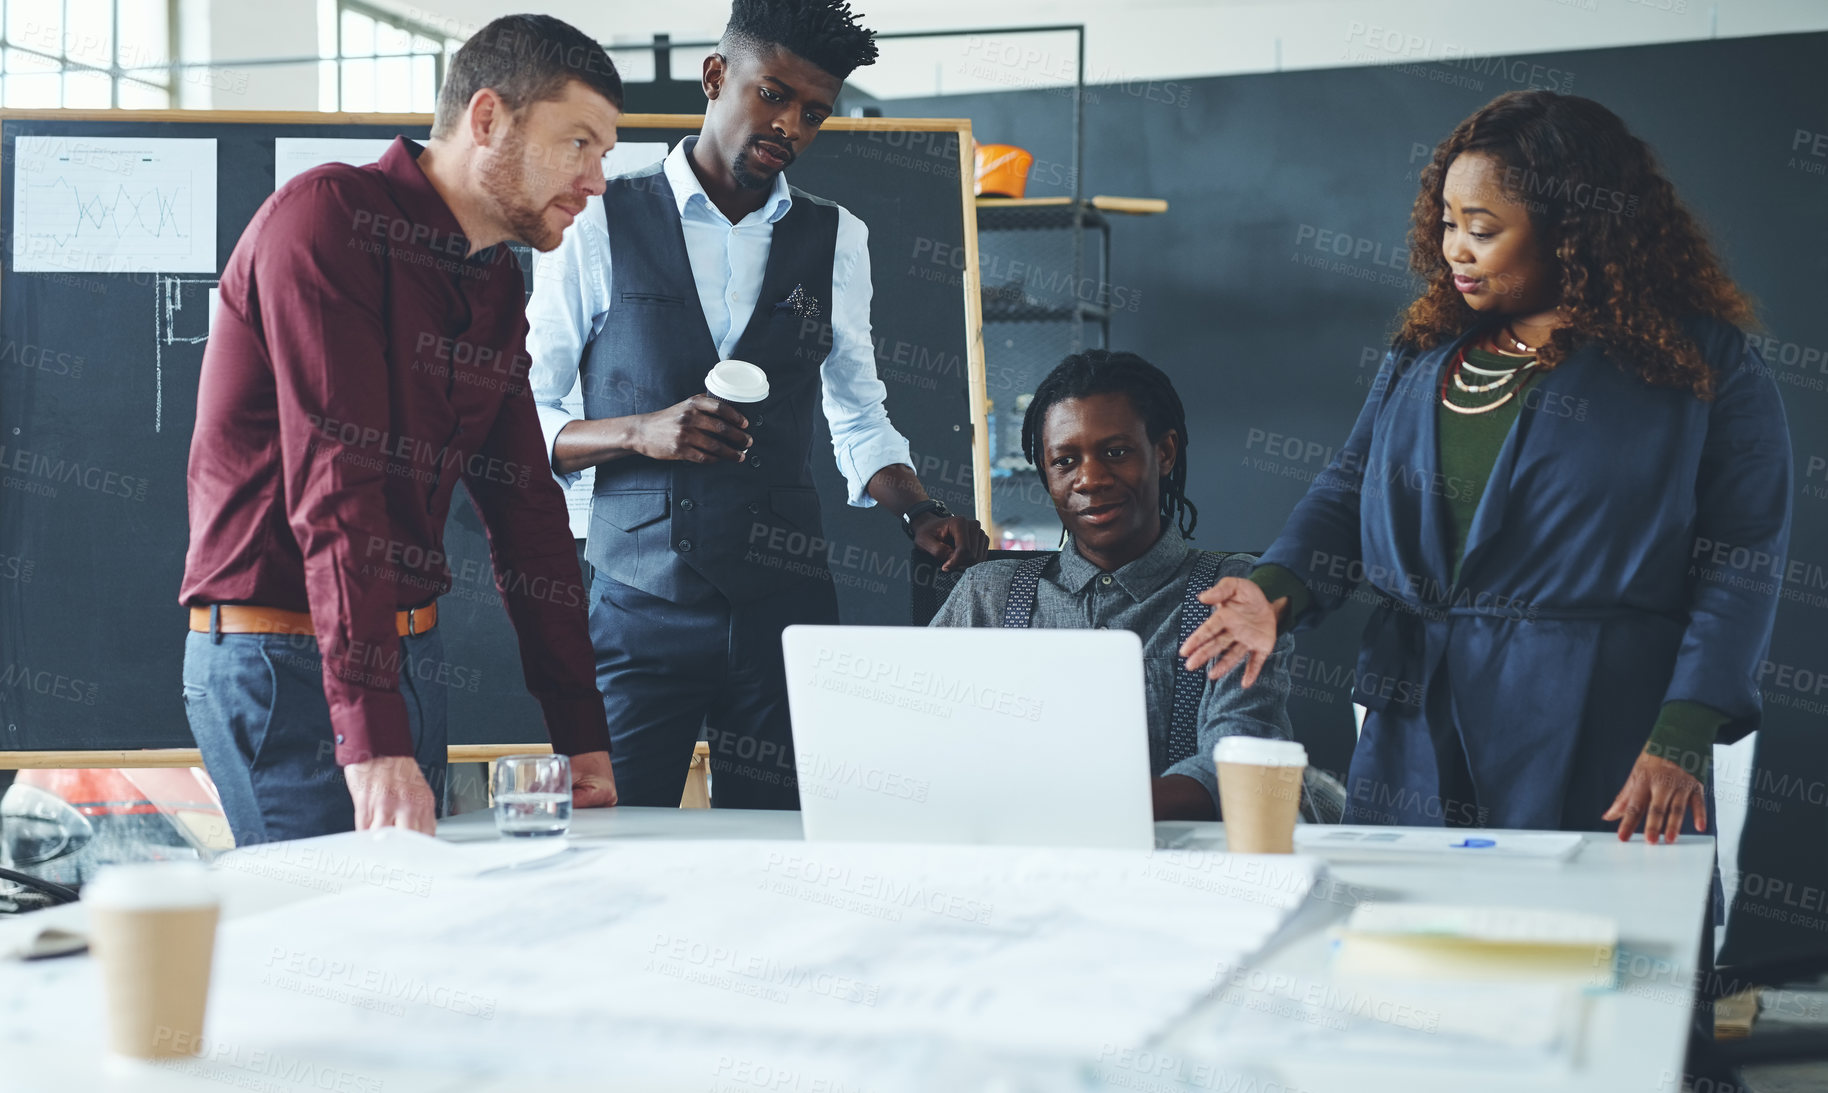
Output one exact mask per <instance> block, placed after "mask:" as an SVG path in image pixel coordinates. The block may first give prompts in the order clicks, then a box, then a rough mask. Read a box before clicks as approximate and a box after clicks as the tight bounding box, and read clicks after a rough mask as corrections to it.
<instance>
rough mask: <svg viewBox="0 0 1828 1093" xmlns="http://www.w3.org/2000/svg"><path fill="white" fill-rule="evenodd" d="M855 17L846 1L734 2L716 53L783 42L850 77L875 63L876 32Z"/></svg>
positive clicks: (840, 76)
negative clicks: (858, 70) (865, 66)
mask: <svg viewBox="0 0 1828 1093" xmlns="http://www.w3.org/2000/svg"><path fill="white" fill-rule="evenodd" d="M857 20H858V16H857V15H856V14H855V13H853V12H852V11H851V6H850V4H849V3H848V0H736V2H735V3H734V4H732V5H731V6H730V22H729V25H727V26H725V27H724V33H723V40H722V41H721V42H720V44H719V45H718V52H720V53H723V54H725V55H726V56H728V55H731V54H734V53H736V52H738V51H740V50H742V49H743V48H745V47H747V48H751V49H753V48H755V47H757V46H761V45H773V46H780V47H781V48H782V49H785V50H786V51H787V52H789V53H792V54H796V55H798V56H800V57H804V58H805V59H806V60H808V61H811V62H812V63H813V64H815V65H818V66H819V67H820V68H822V69H824V70H825V71H826V72H828V73H830V74H831V75H833V76H835V77H837V78H838V79H840V80H846V79H849V78H850V74H851V73H852V72H854V71H856V70H857V69H859V68H862V67H863V66H864V65H871V64H875V63H876V32H875V31H873V30H871V29H869V28H868V27H866V26H864V25H863V24H862V23H860V22H858V21H857Z"/></svg>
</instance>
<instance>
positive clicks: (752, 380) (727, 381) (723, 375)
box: [705, 360, 768, 402]
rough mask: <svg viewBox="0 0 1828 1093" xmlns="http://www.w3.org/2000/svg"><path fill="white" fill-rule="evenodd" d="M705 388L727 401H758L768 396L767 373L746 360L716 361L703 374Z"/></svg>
mask: <svg viewBox="0 0 1828 1093" xmlns="http://www.w3.org/2000/svg"><path fill="white" fill-rule="evenodd" d="M705 390H706V391H709V392H710V393H711V394H713V395H716V396H717V397H718V398H720V399H724V400H726V401H728V402H760V401H762V400H763V399H765V398H767V397H768V373H766V372H764V371H762V370H761V369H760V368H757V367H756V366H755V365H753V364H750V363H749V362H748V361H737V360H729V361H718V362H717V364H716V365H715V366H713V367H712V369H711V371H710V372H709V373H708V374H706V376H705Z"/></svg>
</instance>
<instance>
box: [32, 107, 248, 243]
mask: <svg viewBox="0 0 1828 1093" xmlns="http://www.w3.org/2000/svg"><path fill="white" fill-rule="evenodd" d="M15 157H16V160H17V162H18V170H17V173H16V174H15V176H14V184H13V194H14V195H15V196H14V202H15V205H14V208H13V227H14V231H13V268H14V269H15V270H17V271H19V272H21V273H31V272H65V271H71V270H75V271H79V272H83V273H215V272H216V142H215V141H214V140H213V139H209V138H195V137H184V138H141V137H83V138H75V137H20V138H19V139H18V142H17V147H16V149H15Z"/></svg>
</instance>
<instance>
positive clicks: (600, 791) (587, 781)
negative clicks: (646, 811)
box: [571, 751, 616, 808]
mask: <svg viewBox="0 0 1828 1093" xmlns="http://www.w3.org/2000/svg"><path fill="white" fill-rule="evenodd" d="M615 803H616V772H615V771H614V770H613V769H611V768H610V765H609V753H608V752H606V751H587V752H585V753H584V754H582V755H574V756H572V757H571V807H573V808H610V807H612V806H613V805H615Z"/></svg>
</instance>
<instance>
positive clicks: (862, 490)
mask: <svg viewBox="0 0 1828 1093" xmlns="http://www.w3.org/2000/svg"><path fill="white" fill-rule="evenodd" d="M697 140H698V138H697V137H687V138H685V139H684V140H682V141H680V142H679V144H678V145H677V146H675V147H674V148H673V150H672V151H671V152H670V153H668V154H667V157H666V160H665V163H664V164H663V170H664V171H665V173H666V179H667V182H668V183H669V184H671V186H672V189H673V196H674V198H675V199H677V201H678V204H679V220H680V225H681V227H682V228H683V229H684V234H685V244H686V254H687V256H688V257H689V258H690V260H691V263H692V279H693V281H695V282H696V283H697V285H698V302H699V304H700V305H702V306H703V308H704V313H705V323H706V325H708V326H709V327H710V329H711V337H712V338H713V339H714V340H715V341H716V342H717V351H718V353H719V355H720V356H722V357H724V358H728V357H729V356H730V354H731V352H732V351H734V350H735V348H736V344H737V342H738V341H740V340H741V339H742V336H743V330H744V328H745V327H746V326H747V325H748V323H749V317H750V314H751V313H752V312H753V311H754V310H755V301H756V298H757V297H758V296H759V295H760V294H761V291H762V274H763V273H764V272H765V271H766V270H767V267H768V248H769V245H770V243H771V242H772V241H773V238H774V225H775V222H776V221H778V220H780V219H781V217H783V216H785V215H787V210H788V209H789V208H791V207H792V205H793V196H792V194H791V193H789V191H788V188H787V178H786V175H785V173H782V174H779V175H776V176H775V179H774V188H773V191H772V192H771V193H770V194H769V195H768V200H767V201H765V202H763V204H762V207H761V208H759V209H757V210H756V211H755V212H752V213H750V214H749V215H748V216H745V217H743V219H742V220H741V221H740V222H738V223H736V224H732V223H730V220H729V218H728V217H726V216H724V214H723V213H722V212H720V211H719V210H718V208H717V206H716V205H714V204H712V203H711V199H710V198H709V197H707V196H706V195H705V191H704V187H703V186H701V185H700V184H699V182H698V176H697V175H696V174H694V173H693V172H692V165H691V164H690V163H688V162H687V161H686V156H687V154H688V153H689V152H690V151H691V149H692V145H693V144H695V143H697ZM611 283H612V271H611V269H610V260H609V227H608V225H607V223H606V222H605V221H604V217H603V202H602V199H601V198H597V197H593V198H591V199H590V202H589V206H588V207H587V208H586V209H585V210H584V212H583V213H582V214H581V215H580V216H579V217H578V219H577V220H576V221H575V222H573V223H572V225H571V227H570V228H568V229H566V231H565V238H564V241H563V242H562V243H560V244H559V246H558V248H557V249H555V250H553V251H550V252H548V253H546V254H542V255H540V256H539V257H538V258H537V260H536V261H535V264H534V267H533V298H532V299H531V300H529V301H528V302H527V324H528V332H527V352H528V353H529V354H531V356H532V358H533V361H532V364H531V366H530V371H529V382H530V384H531V386H532V388H533V398H534V401H535V402H536V403H537V404H538V407H539V415H540V425H541V427H542V428H543V429H544V430H545V434H546V450H547V453H548V455H550V453H551V451H552V445H553V442H554V441H555V440H556V439H557V438H558V435H559V430H560V429H563V428H564V427H565V426H566V425H567V424H568V423H570V422H572V421H574V420H577V419H578V418H579V417H580V412H579V411H578V410H577V409H576V408H575V406H567V405H565V401H566V398H565V396H566V394H567V393H568V392H570V391H571V390H572V388H573V387H574V386H575V385H576V383H577V378H578V362H579V361H581V360H582V359H583V357H584V351H585V349H586V347H587V346H589V344H590V342H591V340H592V339H594V338H595V337H596V336H597V335H598V334H599V333H600V332H601V331H602V329H603V322H604V319H605V317H606V316H607V315H608V314H609V308H610V303H611V301H612V300H613V299H614V297H613V296H612V295H611V292H610V288H611ZM872 294H873V293H872V290H871V287H870V254H869V229H868V228H866V227H864V224H863V221H861V220H859V219H857V218H856V216H854V215H852V214H851V212H850V211H849V210H848V209H844V208H839V210H838V238H837V245H836V247H835V252H834V256H833V260H832V301H831V315H832V348H831V352H830V353H829V354H828V355H827V356H826V358H825V361H824V363H823V364H822V365H821V366H820V368H819V378H820V380H821V382H822V386H823V389H824V398H823V400H822V401H823V403H824V407H825V420H826V422H827V423H828V424H829V425H830V427H831V437H832V449H833V453H834V454H835V455H836V456H837V461H838V469H839V470H840V471H842V472H843V473H844V478H845V481H846V482H848V483H849V485H850V503H851V504H853V505H856V506H858V507H861V508H868V507H869V506H871V505H874V504H875V503H876V502H875V500H874V499H873V498H871V497H870V495H869V493H868V492H867V488H866V487H867V486H868V485H869V481H870V479H871V478H872V477H873V476H874V475H875V474H876V472H877V471H880V470H881V469H882V468H884V467H889V466H894V465H895V464H897V463H905V464H907V465H909V466H913V463H914V461H913V458H912V456H911V455H910V453H909V450H908V441H907V438H906V437H904V436H902V435H901V434H900V433H899V432H897V431H896V430H895V427H894V425H892V424H891V423H890V422H889V415H888V411H887V410H886V409H884V408H883V404H882V403H883V399H884V398H885V397H886V396H887V394H888V388H887V387H885V386H884V385H883V383H882V380H880V379H879V378H877V375H876V354H875V346H874V343H873V341H872V340H871V337H870V299H871V296H872ZM582 474H583V472H582V471H578V472H574V473H572V474H560V475H557V476H556V477H557V478H558V480H559V482H560V484H562V485H564V486H567V487H569V486H571V485H572V484H573V483H574V482H576V481H577V480H578V478H579V477H580V476H581V475H582Z"/></svg>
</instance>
